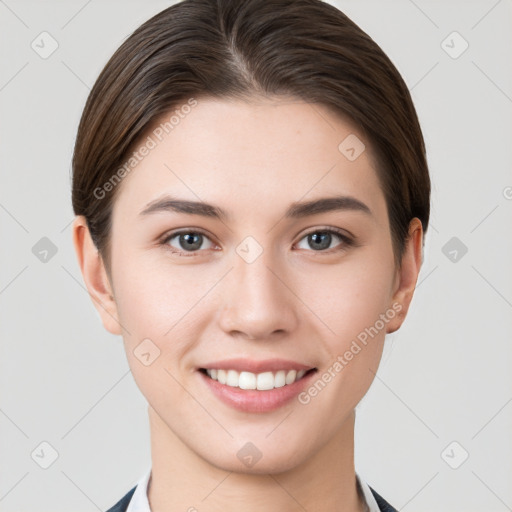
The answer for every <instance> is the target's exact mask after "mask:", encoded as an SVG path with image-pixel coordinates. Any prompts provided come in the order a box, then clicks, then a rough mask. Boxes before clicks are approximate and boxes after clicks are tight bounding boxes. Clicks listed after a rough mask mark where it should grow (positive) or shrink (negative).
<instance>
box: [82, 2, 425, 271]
mask: <svg viewBox="0 0 512 512" xmlns="http://www.w3.org/2000/svg"><path fill="white" fill-rule="evenodd" d="M259 95H264V96H268V97H271V96H287V97H289V96H293V97H296V98H298V99H301V100H304V101H307V102H318V103H321V104H323V105H325V106H327V107H328V108H330V109H331V110H333V111H334V112H337V113H339V114H340V115H342V116H343V117H344V118H348V119H350V120H351V121H352V122H353V123H354V125H355V126H357V127H358V128H359V129H360V130H361V131H362V132H363V133H364V134H365V136H366V137H367V138H368V140H369V142H370V147H371V149H372V153H373V154H374V155H375V156H376V162H377V173H378V178H379V180H380V184H381V187H382V190H383V193H384V196H385V199H386V204H387V208H388V214H389V221H390V231H391V236H392V242H393V250H394V254H395V260H396V262H397V263H398V264H399V263H400V262H401V258H402V255H403V249H404V246H405V242H406V239H407V234H408V227H409V222H410V220H411V219H412V218H414V217H418V218H419V219H420V221H421V223H422V226H423V231H424V232H426V230H427V226H428V220H429V212H430V177H429V173H428V165H427V161H426V151H425V144H424V140H423V135H422V132H421V128H420V125H419V121H418V118H417V114H416V111H415V108H414V105H413V102H412V99H411V96H410V93H409V90H408V89H407V86H406V84H405V82H404V81H403V79H402V77H401V76H400V74H399V72H398V70H397V69H396V68H395V66H394V65H393V64H392V62H391V61H390V59H389V58H388V57H387V56H386V54H385V53H384V52H383V51H382V49H381V48H380V47H379V46H378V45H377V43H375V41H373V39H371V38H370V37H369V36H368V35H367V34H366V33H365V32H364V31H363V30H361V28H359V27H358V26H357V25H356V24H355V23H354V22H353V21H351V20H350V19H349V18H348V17H347V16H346V15H345V14H344V13H343V12H341V11H340V10H338V9H337V8H335V7H333V6H332V5H330V4H327V3H325V2H322V1H320V0H272V1H269V0H215V1H214V0H184V1H181V2H179V3H177V4H174V5H172V6H171V7H169V8H167V9H165V10H163V11H162V12H160V13H158V14H157V15H156V16H153V17H152V18H151V19H149V20H148V21H146V22H145V23H144V24H143V25H141V26H140V27H139V28H138V29H136V30H135V31H134V32H133V34H132V35H131V36H130V37H128V38H127V39H126V41H125V42H124V43H123V44H122V45H121V46H120V47H119V48H118V50H117V51H116V52H115V53H114V55H113V56H112V57H111V58H110V60H109V61H108V63H107V64H106V65H105V67H104V68H103V70H102V72H101V73H100V75H99V77H98V79H97V81H96V83H95V84H94V86H93V88H92V90H91V92H90V94H89V97H88V99H87V102H86V105H85V108H84V111H83V114H82V117H81V120H80V125H79V127H78V133H77V137H76V143H75V148H74V154H73V163H72V167H73V183H72V203H73V210H74V212H75V214H76V215H84V216H85V218H86V220H87V225H88V227H89V230H90V233H91V237H92V239H93V241H94V243H95V245H96V247H97V248H98V251H99V252H100V254H101V256H102V258H103V261H104V262H105V265H106V269H107V271H108V272H109V273H110V256H111V252H110V251H111V249H110V230H111V213H112V206H113V203H114V200H115V197H116V195H117V194H118V193H119V188H120V187H114V188H113V189H112V191H111V192H110V193H109V194H108V195H106V196H105V197H103V198H101V199H98V198H96V196H95V194H94V191H95V190H96V189H97V188H98V187H101V186H102V185H103V184H104V183H106V182H107V181H108V180H109V178H111V177H112V175H113V173H114V172H115V171H116V170H117V169H118V168H119V167H120V166H121V165H123V163H124V162H125V160H126V159H127V158H128V157H129V154H130V150H131V149H132V147H133V146H134V144H136V143H137V142H138V141H139V140H140V139H141V137H142V136H144V134H145V133H146V131H147V130H148V129H149V127H150V126H152V124H153V123H154V122H155V121H156V120H157V119H159V118H161V116H162V115H164V114H165V113H168V112H170V111H171V110H172V109H173V108H174V107H176V106H177V105H178V104H180V103H181V102H184V101H186V100H187V99H188V98H190V97H192V96H193V97H194V98H199V97H214V98H235V99H236V98H238V99H248V98H250V97H251V96H259Z"/></svg>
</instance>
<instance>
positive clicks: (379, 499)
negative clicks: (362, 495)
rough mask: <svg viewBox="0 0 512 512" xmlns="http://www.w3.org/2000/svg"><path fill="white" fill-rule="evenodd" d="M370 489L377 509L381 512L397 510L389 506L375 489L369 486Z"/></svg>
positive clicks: (395, 511) (394, 511)
mask: <svg viewBox="0 0 512 512" xmlns="http://www.w3.org/2000/svg"><path fill="white" fill-rule="evenodd" d="M370 491H372V494H373V497H374V498H375V501H376V502H377V505H379V509H380V511H381V512H398V511H397V509H396V508H395V507H393V506H391V505H390V504H389V503H388V502H387V501H386V500H385V499H384V498H383V497H382V496H381V495H380V494H379V493H378V492H377V491H375V490H374V489H372V488H371V487H370Z"/></svg>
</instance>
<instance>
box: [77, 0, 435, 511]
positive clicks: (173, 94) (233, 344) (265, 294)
mask: <svg viewBox="0 0 512 512" xmlns="http://www.w3.org/2000/svg"><path fill="white" fill-rule="evenodd" d="M73 208H74V211H75V214H76V216H77V217H76V219H75V222H74V224H73V240H74V244H75V250H76V253H77V257H78V261H79V265H80V268H81V271H82V274H83V277H84V281H85V283H86V285H87V288H88V290H89V293H90V294H91V297H92V299H93V303H94V305H95V307H96V308H97V310H98V312H99V314H100V316H101V319H102V322H103V325H104V327H105V328H106V329H107V330H108V331H109V332H111V333H112V334H115V335H121V336H122V337H123V340H124V345H125V350H126V355H127V359H128V363H129V365H130V369H131V371H132V374H133V376H134V379H135V381H136V383H137V385H138V387H139V389H140V390H141V392H142V393H143V395H144V396H145V398H146V399H147V401H148V415H149V425H150V433H151V457H152V465H151V468H150V470H149V471H148V472H147V473H146V475H144V477H143V478H142V479H141V481H140V482H139V484H138V485H137V486H136V487H134V488H132V489H131V490H130V491H129V492H128V493H127V494H126V495H125V496H124V497H123V498H122V499H121V500H120V501H119V502H118V503H117V504H116V505H115V506H114V507H113V508H111V509H110V511H125V510H127V511H131V512H134V511H136V510H137V511H145V512H149V511H153V512H155V511H164V510H169V511H170V510H189V511H194V510H199V511H201V512H202V511H217V510H223V511H229V510H240V509H242V510H244V511H249V512H250V511H253V510H254V511H255V510H265V511H267V512H272V511H274V510H281V511H282V510H287V511H288V510H289V511H292V510H293V511H295V510H308V511H316V510H318V511H322V512H334V511H344V512H354V511H364V510H368V511H371V512H374V511H379V510H381V511H393V510H395V509H394V508H393V507H392V506H391V505H390V504H389V503H388V502H387V501H386V500H385V499H384V498H383V497H382V496H381V495H380V494H379V493H378V492H377V491H376V490H375V489H373V488H371V487H370V486H369V485H368V484H367V483H366V482H364V481H363V480H362V479H361V478H360V477H359V476H358V475H357V473H356V472H355V468H354V422H355V407H356V406H357V404H358V403H359V402H360V401H361V399H362V398H363V397H364V395H365V394H366V392H367V391H368V389H369V387H370V385H371V383H372V381H373V378H374V376H375V373H376V372H377V369H378V365H379V362H380V357H381V355H382V350H383V345H384V340H385V335H386V334H387V333H392V332H394V331H396V330H397V329H399V328H400V326H401V324H402V323H403V321H404V319H405V317H406V314H407V311H408V308H409V304H410V302H411V299H412V296H413V292H414V287H415V284H416V281H417V277H418V273H419V270H420V267H421V263H422V249H423V241H424V234H425V232H426V230H427V226H428V219H429V208H430V179H429V174H428V166H427V161H426V155H425V147H424V141H423V137H422V133H421V129H420V126H419V122H418V119H417V115H416V112H415V109H414V106H413V103H412V100H411V97H410V95H409V92H408V90H407V87H406V85H405V83H404V81H403V80H402V78H401V77H400V75H399V73H398V71H397V70H396V68H395V67H394V66H393V64H392V63H391V62H390V60H389V59H388V58H387V57H386V55H385V54H384V53H383V52H382V50H381V49H380V48H379V47H378V45H377V44H376V43H375V42H374V41H373V40H372V39H371V38H370V37H369V36H368V35H367V34H365V33H364V32H363V31H362V30H361V29H360V28H359V27H358V26H357V25H355V24H354V23H353V22H352V21H351V20H349V19H348V18H347V17H346V16H345V15H344V14H343V13H342V12H340V11H339V10H337V9H336V8H334V7H333V6H331V5H329V4H326V3H323V2H321V1H319V0H277V1H272V2H269V1H268V0H243V1H242V0H217V1H215V2H213V1H211V0H184V1H183V2H181V3H178V4H175V5H173V6H171V7H169V8H168V9H165V10H164V11H162V12H161V13H159V14H157V15H156V16H154V17H153V18H152V19H150V20H149V21H147V22H146V23H144V24H143V25H142V26H141V27H139V28H138V29H137V30H136V31H135V32H134V33H133V34H132V35H131V36H130V37H129V38H128V39H127V40H126V41H125V42H124V43H123V44H122V45H121V46H120V48H119V49H118V50H117V51H116V52H115V54H114V55H113V56H112V58H111V59H110V61H109V62H108V63H107V65H106V66H105V68H104V70H103V71H102V73H101V74H100V76H99V78H98V80H97V81H96V83H95V85H94V87H93V89H92V90H91V93H90V96H89V98H88V100H87V104H86V106H85V109H84V112H83V115H82V119H81V122H80V126H79V129H78V134H77V139H76V145H75V151H74V156H73Z"/></svg>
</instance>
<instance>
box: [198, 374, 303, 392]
mask: <svg viewBox="0 0 512 512" xmlns="http://www.w3.org/2000/svg"><path fill="white" fill-rule="evenodd" d="M206 373H207V374H208V375H209V376H210V377H211V378H212V379H213V380H217V381H219V382H220V383H221V384H226V385H227V386H231V387H233V388H240V389H258V390H260V391H265V390H268V389H273V388H281V387H283V386H286V385H288V384H293V383H294V382H296V381H298V380H299V379H302V377H304V374H305V373H306V370H299V371H297V370H288V371H286V370H279V371H278V372H275V373H273V372H263V373H258V374H255V373H252V372H237V371H236V370H216V369H207V370H206Z"/></svg>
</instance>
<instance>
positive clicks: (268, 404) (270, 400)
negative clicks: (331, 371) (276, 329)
mask: <svg viewBox="0 0 512 512" xmlns="http://www.w3.org/2000/svg"><path fill="white" fill-rule="evenodd" d="M299 366H300V365H299ZM302 366H303V365H302ZM266 368H268V366H267V367H266ZM295 368H297V367H295ZM219 369H228V368H219ZM229 369H233V370H234V369H236V368H233V366H230V367H229ZM298 369H304V370H305V369H311V368H308V367H303V368H300V367H299V368H298ZM242 371H243V370H242ZM197 373H198V374H199V376H200V378H201V379H202V380H203V382H204V383H205V385H206V386H207V387H208V389H209V390H210V391H211V392H212V393H213V394H214V395H215V396H216V397H217V398H218V399H219V400H221V401H222V402H223V403H224V404H226V405H228V406H230V407H232V408H234V409H237V410H239V411H242V412H249V413H263V412H271V411H275V410H276V409H279V408H280V407H283V406H284V405H286V404H287V403H289V402H290V401H291V400H293V399H294V398H295V397H296V396H297V395H298V394H299V393H300V392H301V391H303V390H304V388H305V387H306V386H309V385H310V382H311V379H313V378H314V375H316V374H317V373H318V370H314V371H309V372H307V373H306V374H305V375H304V376H303V377H302V378H301V379H300V380H298V381H296V382H294V383H293V384H287V385H285V386H282V387H280V388H274V389H267V390H264V391H259V390H256V389H240V388H234V387H232V386H228V385H226V384H221V383H220V382H219V381H217V380H214V379H212V378H210V377H209V376H208V375H207V374H206V373H205V372H202V371H200V370H199V369H198V370H197Z"/></svg>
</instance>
